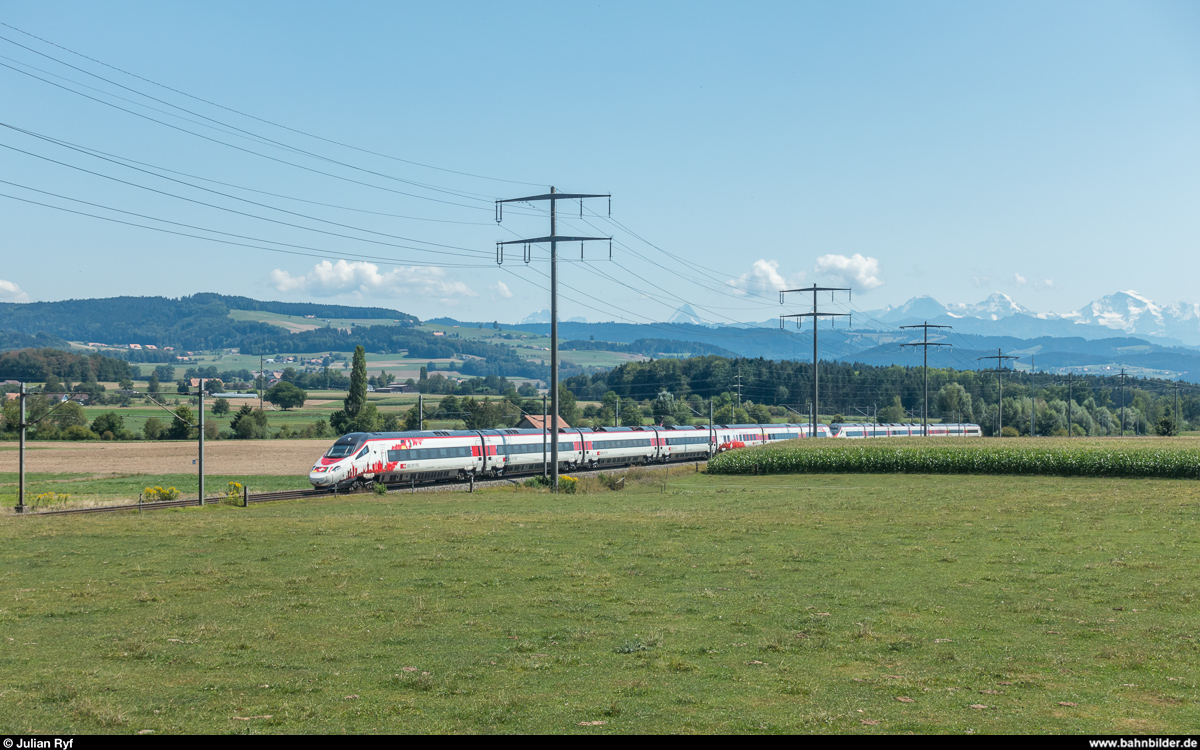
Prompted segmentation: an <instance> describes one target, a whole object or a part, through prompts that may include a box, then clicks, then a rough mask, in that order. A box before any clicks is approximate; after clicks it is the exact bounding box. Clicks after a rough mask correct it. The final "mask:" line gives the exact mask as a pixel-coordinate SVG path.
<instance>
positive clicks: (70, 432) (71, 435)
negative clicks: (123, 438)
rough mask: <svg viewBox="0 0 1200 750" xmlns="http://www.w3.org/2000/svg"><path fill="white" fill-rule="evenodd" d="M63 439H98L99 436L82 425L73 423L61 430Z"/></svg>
mask: <svg viewBox="0 0 1200 750" xmlns="http://www.w3.org/2000/svg"><path fill="white" fill-rule="evenodd" d="M62 438H63V440H99V439H100V436H99V435H97V434H96V433H94V432H92V431H91V430H89V429H88V428H86V427H84V426H83V425H78V424H73V425H71V426H70V427H68V428H67V429H65V430H63V431H62Z"/></svg>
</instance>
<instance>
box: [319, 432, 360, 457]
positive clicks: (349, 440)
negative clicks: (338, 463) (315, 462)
mask: <svg viewBox="0 0 1200 750" xmlns="http://www.w3.org/2000/svg"><path fill="white" fill-rule="evenodd" d="M362 443H363V438H362V436H361V435H347V436H345V437H343V438H342V439H341V440H338V441H337V442H336V443H334V444H333V447H332V448H330V449H329V452H328V453H326V454H325V457H326V458H345V457H346V456H350V455H353V453H354V451H356V450H358V447H359V446H360V445H362Z"/></svg>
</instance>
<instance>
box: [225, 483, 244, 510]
mask: <svg viewBox="0 0 1200 750" xmlns="http://www.w3.org/2000/svg"><path fill="white" fill-rule="evenodd" d="M225 502H227V503H229V504H230V505H241V504H242V483H241V482H230V483H229V484H228V485H227V486H226V487H225Z"/></svg>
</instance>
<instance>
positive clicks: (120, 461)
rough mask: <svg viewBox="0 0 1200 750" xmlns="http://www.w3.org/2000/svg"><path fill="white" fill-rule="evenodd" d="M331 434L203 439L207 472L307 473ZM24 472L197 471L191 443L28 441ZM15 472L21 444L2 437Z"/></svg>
mask: <svg viewBox="0 0 1200 750" xmlns="http://www.w3.org/2000/svg"><path fill="white" fill-rule="evenodd" d="M332 442H333V441H332V439H321V440H213V441H209V442H206V443H205V444H204V468H205V473H210V474H234V475H237V474H244V475H247V476H251V475H255V474H265V475H275V476H289V475H306V474H308V469H309V467H311V466H312V465H313V462H315V461H316V460H317V457H319V456H320V455H321V454H322V453H324V452H325V451H326V450H328V449H329V446H330V445H331V444H332ZM28 445H29V447H30V448H32V449H33V450H29V451H27V452H26V455H25V471H27V472H44V473H51V474H54V473H60V474H186V473H188V472H191V471H195V465H194V464H193V463H192V461H193V460H194V459H195V458H196V444H195V443H192V442H187V443H175V442H151V441H142V442H136V443H104V442H88V443H68V442H62V443H59V442H30V443H29V444H28ZM16 471H17V444H16V443H15V442H0V472H16Z"/></svg>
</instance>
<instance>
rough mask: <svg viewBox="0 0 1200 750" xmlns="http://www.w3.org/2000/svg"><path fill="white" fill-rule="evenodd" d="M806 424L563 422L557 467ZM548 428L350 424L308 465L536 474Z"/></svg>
mask: <svg viewBox="0 0 1200 750" xmlns="http://www.w3.org/2000/svg"><path fill="white" fill-rule="evenodd" d="M811 432H812V428H811V426H810V425H807V424H741V425H713V426H712V427H711V428H709V427H689V426H678V427H600V428H597V429H591V428H588V427H583V428H569V429H560V430H559V434H558V461H559V469H560V471H571V470H575V469H580V468H588V469H595V468H600V467H604V466H627V465H630V464H654V463H667V462H670V461H695V460H706V459H708V458H709V457H711V456H712V455H714V454H716V453H721V452H723V451H727V450H733V449H735V448H745V447H750V446H755V445H764V444H766V443H770V442H772V441H776V440H793V439H798V438H807V437H811V436H812V435H811ZM920 434H921V425H919V424H917V425H911V424H910V425H899V424H892V425H869V424H839V425H833V426H832V428H830V427H828V426H826V425H823V424H822V425H817V434H816V437H820V438H829V437H833V438H865V437H900V436H913V435H920ZM929 434H930V435H931V436H932V435H939V436H957V437H971V436H979V435H981V434H982V433H981V432H980V431H979V426H978V425H961V424H955V425H948V424H938V425H930V426H929ZM548 437H549V433H547V432H545V431H543V430H536V429H499V430H422V431H420V432H352V433H349V434H347V435H343V436H342V437H340V438H338V440H337V442H335V443H334V444H333V447H331V448H330V449H329V450H328V451H327V452H326V453H325V455H324V456H322V457H321V458H320V459H318V461H317V463H316V464H315V465H314V466H313V467H312V469H311V470H310V471H309V473H308V479H309V481H310V482H311V483H312V485H313V486H314V487H317V488H322V489H327V488H331V487H332V488H337V489H342V488H347V487H350V486H352V485H354V484H368V483H372V482H383V483H385V484H395V483H408V482H437V481H450V480H455V479H459V480H462V479H467V478H468V477H493V478H494V477H502V476H508V475H514V474H532V473H536V472H540V471H541V470H542V466H543V462H544V461H549V459H550V445H549V443H548V442H547V438H548Z"/></svg>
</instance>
